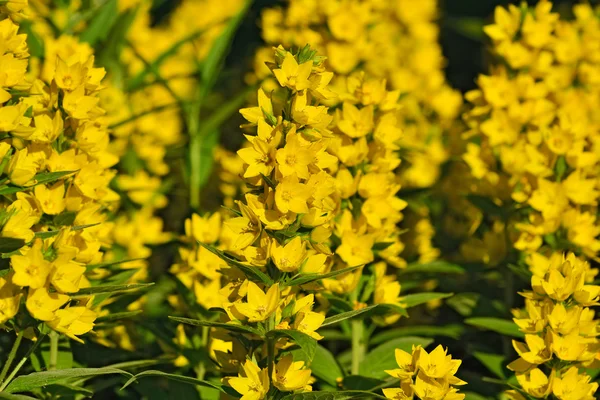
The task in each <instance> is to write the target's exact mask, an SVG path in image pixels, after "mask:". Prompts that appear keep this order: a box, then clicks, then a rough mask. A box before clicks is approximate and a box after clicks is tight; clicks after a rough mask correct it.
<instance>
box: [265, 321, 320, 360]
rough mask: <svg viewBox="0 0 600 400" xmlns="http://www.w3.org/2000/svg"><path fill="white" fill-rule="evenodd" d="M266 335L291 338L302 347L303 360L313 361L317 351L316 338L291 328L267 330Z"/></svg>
mask: <svg viewBox="0 0 600 400" xmlns="http://www.w3.org/2000/svg"><path fill="white" fill-rule="evenodd" d="M267 337H271V338H282V337H286V338H288V339H291V341H292V342H293V343H294V344H296V345H297V346H299V347H300V349H302V352H303V353H304V354H303V357H302V359H303V360H307V361H308V362H311V361H313V358H314V357H315V352H316V351H317V341H316V339H314V338H312V337H310V336H308V335H307V334H305V333H302V332H300V331H296V330H293V329H277V330H274V331H269V332H268V333H267Z"/></svg>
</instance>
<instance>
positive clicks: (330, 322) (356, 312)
mask: <svg viewBox="0 0 600 400" xmlns="http://www.w3.org/2000/svg"><path fill="white" fill-rule="evenodd" d="M376 307H377V305H373V306H369V307H365V308H361V309H359V310H352V311H348V312H343V313H341V314H337V315H334V316H331V317H329V318H325V321H323V323H322V324H321V327H324V326H329V325H333V324H337V323H338V322H341V321H343V320H346V319H349V318H354V317H356V316H357V315H360V314H364V313H366V312H368V311H371V310H372V309H374V308H376Z"/></svg>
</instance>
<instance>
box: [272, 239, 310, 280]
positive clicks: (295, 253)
mask: <svg viewBox="0 0 600 400" xmlns="http://www.w3.org/2000/svg"><path fill="white" fill-rule="evenodd" d="M305 257H306V248H305V245H304V241H303V240H302V238H300V237H299V236H296V237H294V238H293V239H292V240H290V241H289V242H288V243H287V244H286V245H285V246H281V245H280V244H279V243H278V242H277V241H276V240H275V241H273V247H272V248H271V258H272V260H273V263H274V264H275V266H276V267H277V269H279V270H280V271H283V272H294V271H296V270H297V269H298V268H300V265H301V264H302V262H303V261H304V258H305Z"/></svg>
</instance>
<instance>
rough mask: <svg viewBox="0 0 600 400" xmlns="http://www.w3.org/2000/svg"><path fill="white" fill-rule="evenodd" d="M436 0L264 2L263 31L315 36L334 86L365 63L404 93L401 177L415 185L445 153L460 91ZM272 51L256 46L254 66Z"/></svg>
mask: <svg viewBox="0 0 600 400" xmlns="http://www.w3.org/2000/svg"><path fill="white" fill-rule="evenodd" d="M436 15H437V1H436V0H427V1H421V2H418V3H415V2H414V1H411V0H392V1H381V0H369V1H358V0H336V1H327V2H320V1H314V0H291V1H290V2H289V5H288V6H287V7H286V9H281V8H274V9H267V10H265V11H264V12H263V15H262V35H263V38H264V39H265V41H266V42H267V43H268V44H271V45H274V44H277V43H281V44H283V45H284V46H288V47H289V46H296V47H301V46H303V45H304V44H306V43H310V44H311V46H313V47H314V48H315V49H316V50H317V51H319V53H320V54H323V55H326V56H327V63H328V66H329V67H330V68H331V69H332V71H334V72H335V73H336V75H337V76H338V80H337V81H334V82H333V84H334V86H335V87H341V88H343V87H344V86H345V84H344V77H345V76H347V75H350V74H351V73H353V72H355V71H356V70H358V68H360V69H361V70H363V71H365V73H366V75H367V76H368V77H371V78H377V79H385V80H386V81H387V84H389V85H390V87H391V88H392V89H395V90H398V91H400V93H401V94H402V97H401V99H400V102H399V104H400V105H401V107H399V108H398V110H397V115H398V120H399V122H400V126H401V127H402V129H403V130H404V138H403V141H402V143H403V144H405V146H404V148H405V149H408V152H409V154H408V155H407V160H408V165H407V168H406V169H405V170H404V171H403V174H402V175H403V179H404V180H405V181H406V183H407V184H408V185H410V186H416V187H428V186H431V185H432V184H434V183H435V181H436V180H437V178H438V176H439V173H440V169H439V167H440V165H441V163H443V162H444V161H445V160H446V159H447V156H448V155H447V152H446V150H445V148H444V144H443V135H442V133H443V132H442V131H443V130H446V129H448V128H449V127H450V125H451V124H452V121H453V120H454V119H455V118H456V117H457V116H458V113H459V109H460V105H461V103H462V100H461V96H460V94H459V93H458V92H456V91H454V90H452V89H451V88H449V87H448V85H447V84H446V81H445V77H444V74H443V71H442V68H443V65H444V58H443V56H442V51H441V48H440V46H439V44H438V42H437V39H438V32H439V28H438V26H437V24H436V23H435V18H436ZM267 56H268V52H267V51H266V50H265V51H259V52H258V54H257V58H256V61H257V66H256V73H257V75H258V76H259V77H261V78H262V77H264V76H265V75H266V74H267V72H268V71H266V70H265V69H264V67H263V66H262V64H263V62H264V60H265V58H266V57H267Z"/></svg>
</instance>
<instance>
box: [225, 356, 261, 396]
mask: <svg viewBox="0 0 600 400" xmlns="http://www.w3.org/2000/svg"><path fill="white" fill-rule="evenodd" d="M227 382H228V383H229V385H230V386H231V387H232V388H234V389H235V391H236V392H238V393H239V394H241V395H242V397H241V399H242V400H262V399H264V398H266V396H267V392H268V391H269V371H268V370H267V369H266V368H263V369H260V368H259V367H258V366H257V365H256V364H254V363H253V362H252V361H250V360H246V362H245V363H244V364H243V365H242V371H241V372H240V374H239V376H238V377H234V378H229V379H228V380H227Z"/></svg>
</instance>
